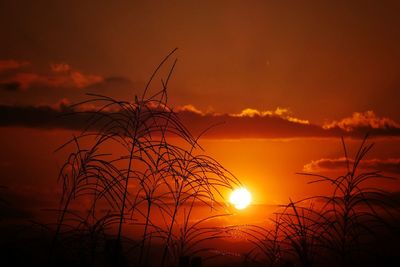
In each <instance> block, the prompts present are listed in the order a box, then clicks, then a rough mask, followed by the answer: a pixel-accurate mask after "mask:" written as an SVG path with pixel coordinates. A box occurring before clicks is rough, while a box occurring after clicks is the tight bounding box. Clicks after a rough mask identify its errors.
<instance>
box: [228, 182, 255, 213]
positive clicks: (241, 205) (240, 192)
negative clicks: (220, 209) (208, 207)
mask: <svg viewBox="0 0 400 267" xmlns="http://www.w3.org/2000/svg"><path fill="white" fill-rule="evenodd" d="M229 202H231V203H232V204H233V205H234V206H235V208H236V209H238V210H242V209H245V208H246V207H247V206H248V205H249V204H250V202H251V194H250V192H249V191H248V190H247V189H246V188H243V187H242V188H238V189H235V190H233V191H232V193H231V196H230V197H229Z"/></svg>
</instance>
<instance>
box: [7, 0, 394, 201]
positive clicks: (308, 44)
mask: <svg viewBox="0 0 400 267" xmlns="http://www.w3.org/2000/svg"><path fill="white" fill-rule="evenodd" d="M399 11H400V5H399V3H398V1H352V2H351V3H349V1H335V2H334V3H333V2H332V3H328V2H327V1H291V2H290V4H288V3H286V1H276V2H272V1H253V2H252V3H251V4H249V3H245V2H243V1H201V2H198V3H194V2H190V3H189V2H187V1H172V2H171V1H168V3H166V2H165V1H159V2H156V1H146V2H143V1H112V2H110V1H93V2H92V3H82V1H67V2H65V3H59V2H57V3H56V2H54V1H31V2H26V1H2V2H1V3H0V36H1V37H2V38H1V39H2V42H0V127H1V128H0V135H1V138H0V147H1V148H2V152H3V153H1V155H0V175H1V181H2V182H1V184H4V185H6V186H8V187H9V188H11V189H10V191H11V192H15V194H16V197H15V199H16V202H18V199H21V198H23V197H28V198H30V197H31V196H32V195H35V194H49V195H51V193H52V192H53V193H54V190H55V188H57V184H56V175H57V170H58V169H57V168H58V167H59V166H60V165H61V164H62V160H63V157H62V156H63V155H62V154H61V155H60V154H56V155H55V154H53V151H54V150H55V148H57V146H58V145H60V144H61V143H63V142H64V141H65V140H66V139H67V138H68V137H70V136H71V135H72V133H73V131H72V130H77V129H79V128H80V127H82V120H70V121H68V120H66V119H65V118H63V119H56V118H57V115H60V114H62V113H63V112H67V111H68V110H69V107H68V106H69V105H70V104H71V103H75V102H78V101H82V100H83V99H85V93H100V94H105V95H110V96H113V97H117V98H123V99H128V100H129V99H133V96H134V94H140V92H141V91H142V89H143V86H144V84H145V82H146V81H147V79H148V78H149V76H150V75H151V73H152V71H153V70H154V68H155V67H156V66H157V64H158V63H159V62H160V60H161V59H162V58H163V57H164V56H165V55H166V54H168V52H169V51H171V50H172V49H173V48H175V47H178V48H179V50H178V51H177V53H176V54H175V57H177V58H178V64H177V67H176V69H175V72H174V75H173V77H172V80H171V83H170V86H169V97H170V104H171V105H172V106H173V107H174V108H175V110H176V111H177V112H178V114H179V115H180V116H181V118H182V120H183V122H184V123H185V124H186V125H187V126H188V128H189V129H191V130H192V131H193V132H194V133H199V132H201V131H202V130H203V129H205V128H207V127H208V126H209V125H213V124H221V123H222V124H221V125H219V126H218V127H215V128H213V129H211V130H210V131H209V132H208V133H207V134H206V135H205V136H204V139H203V140H202V141H201V144H202V145H203V147H204V148H205V152H206V153H209V154H210V155H211V156H213V157H215V158H216V159H217V160H218V161H220V162H221V163H222V164H223V165H224V166H225V167H226V168H228V169H229V170H231V171H232V172H233V173H234V174H235V175H236V176H237V177H238V178H239V179H241V180H242V181H243V183H244V184H246V185H247V186H248V188H249V189H250V190H251V191H252V192H253V194H254V196H253V197H254V203H256V204H260V205H261V204H262V205H270V204H276V203H282V202H284V201H287V200H288V198H289V197H293V198H301V197H305V196H307V195H309V194H314V193H316V192H319V190H323V189H321V188H320V187H317V186H314V185H307V184H306V183H307V181H308V180H307V179H306V178H305V177H301V176H299V175H295V173H296V172H301V171H303V169H304V168H305V166H309V167H310V168H311V167H312V169H311V170H312V171H317V172H318V171H324V172H326V173H332V168H333V167H335V166H336V167H339V168H340V166H342V165H340V164H341V163H340V158H341V157H342V156H343V151H342V147H341V143H340V136H343V135H344V136H346V137H347V139H348V142H349V146H350V148H351V149H352V151H354V150H355V148H356V146H357V144H358V142H359V141H360V139H359V138H360V137H361V136H362V135H363V134H364V133H366V132H372V133H373V135H374V136H375V137H376V138H375V139H373V141H374V142H376V147H375V148H374V150H373V151H372V153H371V154H370V155H369V159H370V161H369V162H367V163H366V164H365V166H367V167H372V168H374V167H379V168H381V169H382V170H384V171H387V172H388V173H389V174H390V175H395V176H396V175H397V176H398V175H399V174H400V167H399V166H400V165H399V164H400V160H399V159H400V155H399V151H398V148H399V147H400V146H399V144H400V141H399V138H398V137H399V136H400V109H399V108H398V99H399V97H400V94H399V92H400V90H399V88H398V87H399V86H400V83H399V82H400V81H399V78H398V77H399V70H400V32H399V31H400V30H399V29H400V17H399V16H398V13H399ZM165 72H166V70H163V72H162V73H165ZM158 81H159V80H157V82H158ZM87 108H91V107H87ZM313 161H314V163H313ZM332 166H333V167H332ZM306 169H307V168H306ZM307 170H310V169H307ZM385 186H386V185H385ZM390 189H391V190H392V191H397V190H400V185H399V184H398V182H397V183H396V182H395V183H394V184H393V185H391V186H390ZM49 198H50V197H49ZM46 201H47V200H46ZM46 201H45V200H43V201H42V200H40V201H39V200H38V203H36V202H34V203H32V205H33V206H35V207H37V208H39V207H45V206H48V205H49V203H47V202H46Z"/></svg>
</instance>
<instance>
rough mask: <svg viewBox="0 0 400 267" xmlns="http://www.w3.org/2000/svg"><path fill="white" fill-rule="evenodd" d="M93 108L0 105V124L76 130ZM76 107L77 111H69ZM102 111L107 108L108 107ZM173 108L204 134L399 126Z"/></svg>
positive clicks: (278, 134)
mask: <svg viewBox="0 0 400 267" xmlns="http://www.w3.org/2000/svg"><path fill="white" fill-rule="evenodd" d="M95 109H96V106H95V105H93V104H85V105H81V106H78V107H75V108H74V109H72V108H71V107H70V102H69V101H68V100H67V99H63V100H61V101H60V102H58V103H57V104H55V105H51V106H9V105H0V125H1V126H25V127H37V128H65V129H75V130H79V129H84V128H85V127H86V126H87V121H88V119H89V118H90V117H91V116H93V113H92V111H94V110H95ZM76 111H79V112H78V113H77V114H73V115H72V113H76ZM87 111H89V112H87ZM103 112H109V110H107V111H103ZM114 112H115V111H114ZM117 112H118V111H117ZM175 112H176V113H177V114H178V116H179V118H180V119H181V120H182V122H183V123H184V125H185V126H186V127H187V128H188V129H189V130H190V131H191V132H192V133H193V134H194V135H195V136H196V135H199V134H201V133H203V137H204V138H215V139H240V138H260V139H262V138H303V137H339V136H350V137H355V138H358V137H363V136H364V135H365V134H366V133H370V134H372V135H373V136H400V128H395V127H386V126H385V127H382V128H379V127H365V126H363V127H359V128H356V127H354V128H352V129H350V130H349V129H347V130H345V129H342V128H340V127H331V128H327V127H324V126H319V125H315V124H311V123H309V122H308V121H307V120H303V119H299V118H296V117H294V116H292V115H290V114H289V113H288V112H287V111H286V109H279V108H278V109H276V110H274V111H257V110H253V109H246V110H244V111H242V112H241V113H239V114H216V113H205V112H202V111H200V110H198V109H196V108H195V107H193V106H191V105H187V106H183V107H179V108H176V109H175ZM339 163H340V160H331V161H328V160H327V161H323V160H321V161H316V162H315V164H316V166H322V167H324V166H327V168H329V164H339ZM375 164H378V162H375ZM310 166H311V165H310ZM384 167H385V166H384Z"/></svg>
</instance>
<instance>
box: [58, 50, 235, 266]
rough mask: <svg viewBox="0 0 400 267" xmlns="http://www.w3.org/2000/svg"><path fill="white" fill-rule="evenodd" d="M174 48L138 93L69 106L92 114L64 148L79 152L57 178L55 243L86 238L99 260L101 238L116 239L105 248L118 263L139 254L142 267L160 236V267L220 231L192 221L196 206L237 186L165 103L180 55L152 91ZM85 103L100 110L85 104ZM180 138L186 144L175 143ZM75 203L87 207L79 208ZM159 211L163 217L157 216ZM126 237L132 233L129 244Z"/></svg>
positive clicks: (215, 200)
mask: <svg viewBox="0 0 400 267" xmlns="http://www.w3.org/2000/svg"><path fill="white" fill-rule="evenodd" d="M174 52H175V50H174V51H172V52H171V53H170V54H169V55H168V56H167V57H166V58H165V59H164V60H163V61H162V62H161V63H160V65H159V66H158V67H157V68H156V70H155V72H154V73H153V74H152V76H151V78H150V80H149V82H148V83H147V85H146V87H145V88H144V91H143V94H142V96H141V97H140V98H139V97H137V96H135V98H134V99H133V101H120V100H116V99H113V98H110V97H107V96H102V95H94V94H90V95H89V96H90V97H91V98H90V99H89V100H87V101H84V102H81V103H79V104H76V105H74V106H72V107H71V108H73V109H75V110H76V111H75V112H72V113H71V114H70V115H75V114H80V113H84V114H89V115H90V117H89V119H88V121H87V127H86V129H85V130H84V131H83V132H82V133H81V134H80V135H78V136H75V137H74V138H73V139H71V140H70V141H68V142H67V143H66V144H64V145H63V146H61V147H60V149H67V148H68V149H71V148H72V149H74V151H73V152H71V153H70V155H69V156H68V158H67V160H66V162H65V164H64V165H63V167H62V168H61V171H60V175H59V180H60V182H61V184H62V189H63V193H62V198H61V202H60V205H61V206H60V210H59V214H60V215H59V220H58V223H57V226H56V229H55V236H54V241H53V247H57V246H59V245H60V244H59V243H60V242H62V243H65V242H67V241H68V240H69V239H70V238H72V239H74V238H75V237H76V238H78V239H82V238H83V237H86V238H88V249H87V251H91V252H90V254H91V256H90V258H91V260H90V262H91V265H94V260H95V259H94V258H95V257H94V255H95V254H96V253H97V252H96V250H97V248H98V246H99V244H100V245H102V246H104V247H105V248H107V247H108V246H106V245H105V244H101V243H104V240H105V239H114V240H115V242H113V244H112V245H111V246H114V247H113V248H108V249H109V250H112V251H114V252H115V253H118V255H117V256H116V258H119V257H121V258H122V260H121V261H118V260H116V262H114V264H116V265H121V266H122V265H125V263H124V260H123V257H126V256H127V253H128V252H132V251H135V252H132V253H133V254H134V255H137V257H135V258H136V259H137V262H136V263H135V264H137V265H138V266H143V265H148V264H149V257H150V256H149V254H150V248H151V246H152V245H153V244H154V243H153V240H156V241H157V240H159V241H161V243H162V244H163V246H164V248H163V250H162V251H163V252H162V256H161V262H160V263H159V264H160V265H161V266H164V265H171V264H173V265H176V264H177V262H178V261H179V257H181V256H183V255H187V254H191V255H196V254H197V253H200V252H201V250H198V249H196V247H197V246H198V245H199V244H200V243H201V242H202V241H204V240H208V239H214V238H216V237H217V236H218V235H217V231H216V229H214V228H201V227H199V226H200V224H201V222H204V221H206V220H208V219H212V218H214V216H211V217H208V218H205V219H201V220H200V221H198V222H192V221H191V219H190V218H191V214H192V210H193V209H194V207H195V206H196V205H199V204H201V205H205V206H207V207H209V208H210V209H212V210H216V208H217V207H218V206H221V204H220V202H219V201H218V198H220V197H222V192H221V189H222V188H230V189H231V188H233V186H235V185H239V184H240V183H239V181H238V180H237V179H236V178H235V177H234V176H233V175H232V174H231V173H230V172H228V171H227V170H226V169H225V168H223V167H222V166H221V165H220V164H219V163H218V162H217V161H215V160H214V159H212V158H211V157H208V156H206V155H203V154H201V153H199V152H198V151H199V150H200V151H202V149H201V147H200V146H199V144H198V137H197V138H195V137H193V136H192V135H191V134H190V132H189V131H188V130H187V129H186V127H185V126H184V125H183V124H182V123H181V122H180V120H179V118H178V116H177V114H176V113H175V112H174V111H173V109H171V108H170V107H169V106H168V104H167V100H168V95H167V87H168V82H169V80H170V77H171V75H172V72H173V70H174V67H175V64H176V60H175V61H174V62H173V63H172V66H171V68H170V70H169V72H168V74H167V77H166V78H165V79H161V86H162V88H161V89H160V90H158V91H156V93H154V94H151V84H152V81H153V79H154V78H155V77H157V74H158V72H159V70H160V69H161V68H162V67H163V65H164V64H166V63H167V62H168V60H169V58H170V57H171V56H172V54H173V53H174ZM88 104H90V105H91V106H95V107H96V109H94V110H93V109H89V110H87V109H85V108H84V107H85V105H88ZM171 138H175V139H171ZM176 140H180V142H183V143H184V144H183V145H175V143H177V142H174V141H176ZM75 202H78V203H80V202H82V203H87V206H84V207H81V209H80V210H75V209H76V208H74V206H73V203H75ZM222 206H223V205H222ZM155 214H156V215H158V216H161V217H162V218H163V220H162V221H161V222H160V220H157V221H156V220H154V219H152V218H153V215H155ZM182 214H183V216H181V217H182V219H180V218H181V217H179V216H180V215H182ZM180 220H182V221H180ZM177 224H179V227H178V225H177ZM130 226H132V227H134V228H132V229H136V228H135V227H141V229H142V230H141V231H142V234H141V235H138V234H137V233H135V234H134V236H130V235H132V234H125V233H124V232H125V231H124V228H128V227H130ZM175 229H179V230H177V231H176V230H175ZM113 232H114V234H113ZM123 238H124V239H125V238H129V239H128V240H127V243H124V244H125V245H124V244H123V242H122V241H123ZM129 240H130V241H129ZM79 242H80V243H81V244H80V245H82V242H81V241H79ZM89 244H90V245H89ZM110 244H111V243H110Z"/></svg>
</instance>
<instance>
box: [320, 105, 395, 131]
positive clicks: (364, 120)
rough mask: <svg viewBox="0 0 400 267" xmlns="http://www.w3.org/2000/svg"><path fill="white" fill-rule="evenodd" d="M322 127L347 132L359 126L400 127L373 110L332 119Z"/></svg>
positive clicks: (372, 127)
mask: <svg viewBox="0 0 400 267" xmlns="http://www.w3.org/2000/svg"><path fill="white" fill-rule="evenodd" d="M323 128H324V129H334V128H339V129H342V130H345V131H347V132H351V131H355V130H357V129H361V128H364V129H365V128H370V129H394V128H397V129H398V128H400V123H397V122H396V121H394V120H392V119H390V118H386V117H379V116H377V115H376V114H375V112H374V111H372V110H368V111H365V112H354V113H353V114H352V116H350V117H347V118H343V119H341V120H339V121H332V122H330V123H326V124H324V125H323Z"/></svg>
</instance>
